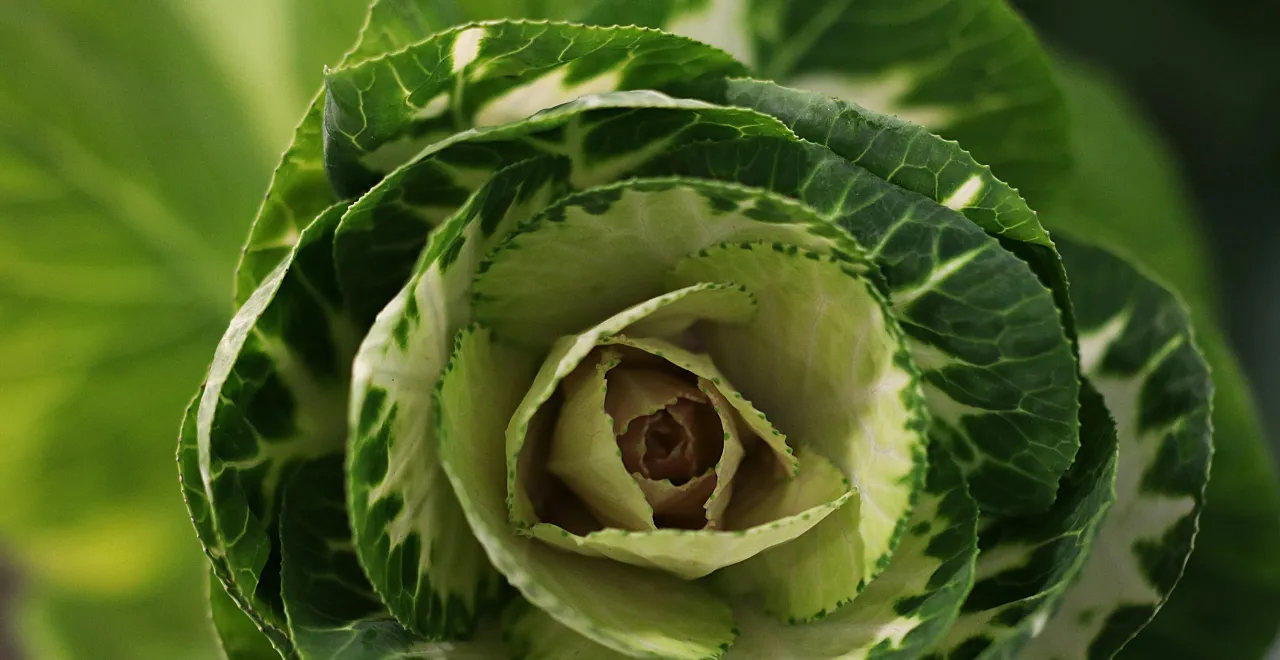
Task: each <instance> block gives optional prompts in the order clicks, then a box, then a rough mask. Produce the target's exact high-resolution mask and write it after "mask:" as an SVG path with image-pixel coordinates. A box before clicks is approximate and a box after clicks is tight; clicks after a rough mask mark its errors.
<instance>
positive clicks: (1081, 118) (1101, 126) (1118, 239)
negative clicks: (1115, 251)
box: [1044, 63, 1280, 660]
mask: <svg viewBox="0 0 1280 660" xmlns="http://www.w3.org/2000/svg"><path fill="white" fill-rule="evenodd" d="M1059 76H1060V79H1061V80H1062V81H1063V83H1064V86H1065V89H1066V90H1067V97H1068V101H1069V104H1070V106H1069V107H1070V109H1071V114H1072V122H1073V125H1074V126H1075V127H1076V128H1075V131H1074V132H1073V138H1074V143H1073V151H1074V152H1075V153H1076V160H1077V161H1078V162H1079V164H1080V167H1079V168H1078V176H1076V177H1075V179H1074V180H1073V181H1071V182H1070V183H1069V186H1068V187H1066V188H1065V189H1064V194H1063V195H1062V196H1061V198H1060V202H1059V203H1055V204H1054V205H1052V206H1050V207H1047V208H1045V209H1044V217H1045V219H1046V221H1047V222H1049V223H1050V224H1051V225H1052V226H1054V227H1062V228H1064V229H1069V230H1072V231H1074V232H1075V233H1077V234H1079V235H1082V236H1089V237H1091V238H1092V239H1093V240H1097V241H1100V242H1102V243H1103V244H1107V245H1113V246H1116V247H1118V248H1122V249H1124V250H1126V251H1127V252H1129V253H1130V254H1134V255H1140V256H1141V258H1142V262H1143V263H1144V264H1145V265H1146V266H1148V267H1150V268H1151V270H1152V271H1154V273H1155V274H1156V275H1157V276H1159V277H1160V278H1161V279H1162V280H1163V281H1165V282H1168V283H1169V284H1170V285H1172V287H1173V289H1175V290H1176V291H1177V292H1178V293H1179V294H1181V296H1182V297H1183V300H1184V301H1185V302H1186V303H1187V304H1188V305H1189V306H1190V307H1191V318H1192V321H1193V324H1194V326H1195V334H1196V341H1197V343H1198V344H1199V346H1200V347H1201V348H1202V349H1203V350H1204V352H1205V354H1206V356H1207V357H1208V359H1209V364H1210V367H1211V368H1212V371H1213V380H1214V384H1215V388H1214V397H1215V398H1214V405H1213V412H1212V417H1211V419H1212V424H1213V428H1214V457H1213V466H1212V468H1211V474H1210V479H1209V488H1208V491H1207V493H1206V495H1205V500H1206V504H1205V509H1204V511H1203V513H1202V514H1201V516H1200V533H1199V534H1198V535H1197V537H1196V547H1195V552H1194V553H1192V555H1191V559H1190V561H1189V562H1188V563H1187V567H1186V571H1185V573H1184V575H1183V577H1182V580H1181V581H1180V582H1179V586H1178V588H1177V589H1175V590H1174V592H1173V595H1172V596H1171V597H1170V599H1169V600H1168V602H1167V603H1165V605H1164V607H1163V608H1161V610H1160V614H1159V616H1157V617H1156V619H1155V620H1154V621H1153V622H1152V623H1151V625H1149V626H1148V627H1147V628H1146V629H1144V631H1143V632H1142V634H1141V635H1139V636H1138V638H1137V639H1135V640H1133V641H1132V642H1131V643H1130V644H1129V645H1128V646H1127V647H1125V649H1124V650H1123V651H1122V652H1121V656H1120V657H1122V658H1163V657H1175V656H1176V657H1187V658H1203V659H1205V660H1209V659H1213V658H1219V657H1222V656H1223V654H1224V653H1226V654H1228V655H1230V656H1231V657H1240V658H1258V657H1262V656H1265V655H1266V653H1267V651H1268V649H1270V648H1271V647H1272V645H1273V643H1274V640H1275V636H1276V631H1277V628H1278V627H1280V564H1278V563H1277V562H1276V561H1275V558H1276V557H1277V556H1280V487H1278V485H1277V484H1280V481H1278V480H1277V478H1276V473H1275V469H1274V467H1273V466H1274V463H1273V458H1272V456H1271V455H1270V454H1271V452H1270V451H1268V446H1267V443H1266V439H1265V437H1264V435H1263V433H1262V429H1261V426H1260V424H1259V421H1258V414H1257V411H1256V409H1255V407H1254V404H1253V401H1252V399H1251V396H1250V393H1249V387H1248V383H1247V382H1246V381H1245V379H1244V376H1243V374H1242V373H1241V371H1240V367H1239V365H1238V363H1237V361H1236V358H1235V356H1234V355H1233V354H1232V352H1231V349H1230V348H1229V347H1228V345H1227V342H1226V338H1225V337H1224V336H1223V332H1222V330H1221V327H1220V326H1219V324H1218V321H1217V319H1216V318H1215V316H1214V313H1215V304H1214V303H1215V301H1214V299H1213V296H1212V292H1213V281H1214V278H1213V277H1212V274H1211V272H1210V264H1209V259H1208V254H1207V252H1208V250H1207V242H1206V240H1205V239H1204V237H1203V234H1202V232H1201V231H1200V230H1199V228H1198V227H1197V222H1196V220H1197V219H1196V217H1195V214H1194V211H1193V210H1192V207H1191V204H1190V201H1189V200H1188V199H1187V195H1186V193H1185V192H1184V190H1183V188H1182V183H1181V182H1180V181H1179V180H1178V175H1177V172H1176V169H1175V166H1174V165H1173V163H1174V160H1175V159H1174V158H1172V157H1171V156H1170V150H1169V148H1168V147H1167V145H1165V144H1164V143H1163V142H1162V141H1161V139H1160V138H1159V136H1158V135H1156V134H1155V133H1154V132H1153V131H1152V129H1151V127H1150V126H1149V125H1148V124H1147V122H1146V121H1145V119H1144V118H1143V117H1142V116H1141V115H1140V114H1139V113H1138V112H1137V110H1136V109H1135V108H1134V106H1133V104H1132V103H1131V102H1130V101H1129V100H1128V99H1127V98H1125V96H1124V95H1123V94H1122V93H1121V92H1120V90H1119V89H1117V88H1116V87H1115V86H1114V85H1112V84H1110V83H1109V82H1107V81H1106V80H1104V79H1103V78H1101V77H1100V76H1099V75H1098V74H1097V73H1096V72H1094V71H1091V70H1089V69H1086V68H1083V67H1081V66H1080V65H1077V64H1073V63H1063V64H1062V66H1060V67H1059ZM1121 180H1122V181H1125V182H1126V185H1124V186H1118V185H1115V182H1116V181H1121ZM1243 536H1247V537H1248V538H1249V543H1244V544H1242V543H1240V539H1241V538H1242V537H1243Z"/></svg>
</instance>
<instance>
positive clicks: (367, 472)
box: [347, 157, 567, 638]
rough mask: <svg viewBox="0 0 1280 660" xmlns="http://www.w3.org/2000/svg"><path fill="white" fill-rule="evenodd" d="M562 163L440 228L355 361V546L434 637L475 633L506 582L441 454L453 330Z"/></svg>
mask: <svg viewBox="0 0 1280 660" xmlns="http://www.w3.org/2000/svg"><path fill="white" fill-rule="evenodd" d="M563 164H564V163H563V161H561V160H558V159H556V158H553V157H542V158H535V159H532V160H528V161H524V162H521V163H517V164H515V165H513V166H511V167H509V168H507V169H505V170H503V171H501V172H499V173H498V174H496V175H495V176H494V177H492V178H491V179H490V180H489V182H488V183H487V184H486V185H485V186H483V187H482V188H481V189H480V190H479V191H477V192H476V193H475V195H473V196H472V197H471V198H470V199H469V200H468V202H467V203H466V204H465V205H464V206H463V208H462V209H460V210H459V211H458V212H457V213H456V214H455V215H453V216H452V217H451V218H450V219H449V220H448V221H447V222H446V223H445V224H444V225H443V226H441V227H440V229H439V230H438V231H436V232H435V233H434V234H432V240H431V244H430V245H429V247H428V248H427V250H426V252H425V253H424V254H423V255H422V260H421V261H420V263H419V265H418V269H417V271H416V272H415V273H414V274H413V276H412V277H411V278H410V279H409V280H408V282H407V283H406V284H404V285H403V288H402V289H401V291H400V293H399V295H397V296H396V297H395V298H394V299H393V300H392V301H391V303H390V304H389V305H387V306H386V308H385V309H384V310H383V313H381V314H380V315H379V316H378V318H377V321H376V322H375V323H374V325H373V327H372V328H371V329H370V330H369V332H368V334H367V335H366V336H365V338H364V341H363V343H362V344H361V345H360V349H359V352H358V353H357V355H356V357H355V362H354V366H353V368H352V384H351V391H352V396H351V407H350V413H349V414H350V418H349V420H348V423H349V435H348V438H349V441H348V442H349V444H348V462H347V475H348V506H349V507H350V508H349V511H350V515H351V521H352V527H353V529H354V531H355V541H356V552H357V554H358V556H359V558H360V563H361V565H362V566H364V568H365V571H366V572H367V573H368V575H369V578H370V581H371V582H372V583H373V587H374V589H375V590H376V591H377V593H378V594H380V595H381V596H382V599H383V601H384V602H386V603H387V606H388V607H389V609H390V611H391V613H392V614H393V615H395V616H396V618H397V619H398V620H400V621H401V622H402V623H403V624H404V625H406V626H407V627H409V628H410V629H412V630H415V631H417V632H419V633H420V634H422V635H424V636H427V637H431V638H436V637H445V636H447V637H457V636H465V635H466V634H468V633H469V632H470V631H471V630H472V629H474V627H475V625H476V624H477V621H478V619H479V618H480V616H481V615H482V614H484V613H485V612H486V611H487V610H488V609H489V608H490V606H491V605H492V604H493V603H494V601H495V600H496V599H497V596H498V590H499V588H500V586H501V581H500V580H499V579H498V576H497V574H496V573H495V572H494V570H493V568H492V567H491V566H489V565H488V563H487V562H486V561H485V560H484V557H483V552H482V551H481V549H480V548H479V547H478V545H477V543H476V541H475V539H474V538H472V534H471V532H470V530H469V529H468V528H467V523H466V520H465V519H464V517H463V514H462V510H461V509H460V508H459V507H458V503H457V500H456V497H455V495H454V493H453V489H452V488H451V487H450V486H449V483H448V481H447V478H446V477H445V474H444V472H443V469H442V467H441V464H440V461H439V457H438V455H437V454H436V452H435V447H436V444H437V438H436V437H435V430H436V429H435V427H436V420H435V411H434V410H433V409H432V407H431V393H432V392H433V391H434V388H435V386H436V383H437V380H438V378H439V376H440V374H441V371H442V370H443V368H444V366H445V363H446V361H447V360H448V356H449V352H450V350H451V349H452V337H453V335H454V334H455V333H456V331H457V330H458V329H460V328H461V327H463V326H465V325H466V324H467V323H468V322H470V309H469V305H468V304H467V303H468V301H469V293H470V287H471V278H472V275H473V273H474V272H475V267H476V263H477V262H478V261H479V258H480V255H481V254H483V253H484V252H485V251H486V250H487V249H488V246H489V244H491V243H492V242H493V241H494V240H496V239H497V238H498V237H501V236H503V235H504V234H505V233H506V232H509V231H510V230H511V228H512V227H514V226H515V225H516V224H518V223H519V222H522V221H523V220H525V219H527V218H528V216H529V215H530V214H532V213H533V212H535V211H536V210H537V209H540V208H542V206H543V205H545V203H546V202H547V200H548V198H549V196H550V195H551V194H552V193H553V192H554V191H556V190H559V189H561V188H562V187H563V185H564V178H565V177H566V176H567V171H566V168H565V167H563ZM486 232H489V235H488V236H486Z"/></svg>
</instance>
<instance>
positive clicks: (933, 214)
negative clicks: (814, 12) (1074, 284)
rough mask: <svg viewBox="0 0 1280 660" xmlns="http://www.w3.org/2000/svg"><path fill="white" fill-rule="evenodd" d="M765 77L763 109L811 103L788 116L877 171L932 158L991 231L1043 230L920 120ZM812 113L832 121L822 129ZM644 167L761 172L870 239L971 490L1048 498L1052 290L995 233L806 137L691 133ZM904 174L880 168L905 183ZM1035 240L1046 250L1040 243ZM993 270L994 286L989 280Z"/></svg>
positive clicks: (1060, 402)
mask: <svg viewBox="0 0 1280 660" xmlns="http://www.w3.org/2000/svg"><path fill="white" fill-rule="evenodd" d="M769 89H777V88H761V89H760V90H759V94H758V96H755V97H752V98H754V99H755V102H756V103H757V104H758V105H760V106H762V107H764V108H766V109H769V110H770V111H777V107H778V105H782V106H785V107H787V108H791V109H790V110H788V112H790V113H791V115H790V116H794V117H811V116H812V117H813V118H811V119H805V120H803V121H802V122H801V123H797V124H796V126H797V128H798V129H800V128H801V126H802V124H803V126H804V128H803V131H802V132H804V133H805V134H806V135H812V134H819V133H820V134H821V135H823V136H825V138H826V139H827V141H828V142H829V143H831V144H832V145H837V146H840V147H841V148H842V149H844V153H853V154H856V155H858V156H859V161H860V162H869V163H871V164H872V165H873V166H874V167H876V168H878V169H879V170H880V171H888V164H889V163H890V161H891V160H892V159H893V158H895V157H897V158H901V159H902V162H904V163H911V164H913V165H914V164H916V163H919V164H920V166H921V167H926V170H927V171H939V172H942V174H940V180H941V181H950V182H951V183H952V184H953V185H956V186H959V188H958V189H957V190H958V191H959V192H946V191H947V189H946V188H936V189H933V190H930V191H928V192H929V193H930V194H933V195H936V196H938V197H939V198H942V201H944V202H945V201H946V200H947V199H951V200H952V205H955V206H964V204H960V203H959V202H960V201H964V200H960V199H959V198H956V195H957V194H960V192H964V196H968V198H967V201H965V204H968V205H970V206H968V209H967V210H968V211H969V212H971V213H973V214H974V216H975V217H979V218H985V224H986V226H987V229H988V230H989V231H991V230H992V228H993V227H996V226H999V227H1005V226H1008V228H1009V232H1008V233H1015V232H1024V233H1022V234H1020V235H1022V236H1024V237H1026V238H1028V239H1033V238H1035V237H1036V236H1043V230H1041V229H1039V225H1038V224H1035V220H1034V215H1032V214H1031V212H1030V211H1029V210H1026V207H1025V205H1024V204H1022V202H1021V200H1020V199H1019V198H1017V196H1016V194H1014V193H1013V192H1012V191H1011V190H1008V189H1007V188H1003V189H1002V188H1000V186H1001V185H1003V184H999V182H997V181H995V180H994V179H991V178H990V174H989V173H974V172H978V170H977V169H976V167H977V166H976V165H975V166H973V167H974V168H975V169H967V168H960V170H961V171H962V172H966V173H967V174H965V175H964V176H961V175H959V174H958V173H954V172H953V173H951V174H946V173H945V172H946V170H948V169H950V168H951V167H953V165H954V164H956V163H962V162H963V161H960V160H957V157H956V155H955V154H954V153H951V152H949V150H948V149H947V146H948V145H946V144H945V143H940V142H937V141H936V139H935V138H932V136H928V135H927V134H922V133H921V132H920V131H919V129H918V128H910V127H908V126H906V125H904V124H893V123H891V122H888V120H885V119H884V118H877V117H875V116H871V117H870V118H869V119H866V120H864V119H860V117H861V115H860V114H858V113H859V112H862V111H861V110H857V109H851V108H847V107H844V106H835V105H834V104H832V103H830V102H820V101H816V100H814V99H811V98H809V97H807V96H804V95H800V96H799V97H798V98H800V99H808V100H807V101H806V103H811V104H812V105H811V106H806V105H795V104H794V103H790V102H787V103H783V102H784V101H787V100H788V99H789V98H791V97H790V96H789V95H790V94H797V93H794V92H788V91H786V90H780V89H779V90H778V92H777V93H778V94H779V96H777V97H774V96H772V95H770V94H769V93H767V91H768V90H769ZM792 101H795V102H796V103H799V101H798V100H796V99H792ZM806 107H809V108H810V109H809V110H804V111H803V112H801V111H799V110H797V108H806ZM841 107H844V109H843V110H839V112H835V111H836V110H837V109H839V108H841ZM827 111H831V112H833V113H834V114H832V115H830V116H827V115H824V114H823V113H824V112H827ZM820 116H827V118H828V120H830V121H834V122H835V123H833V124H831V125H830V126H829V127H828V128H827V129H819V126H820V121H819V120H818V119H817V117H820ZM908 129H909V130H908ZM895 130H899V131H902V133H901V134H900V135H899V134H896V133H895V132H894V131H895ZM877 135H878V136H879V137H875V136H877ZM930 140H934V142H933V143H931V142H930ZM930 144H933V147H931V148H930V147H929V146H928V145H930ZM909 145H917V146H914V147H910V148H911V149H915V150H916V153H915V155H912V154H911V153H903V152H901V151H897V150H898V149H899V148H908V146H909ZM880 149H885V150H886V151H880ZM894 154H896V156H895V155H894ZM948 163H951V164H952V165H948ZM930 168H931V169H930ZM902 169H903V170H904V171H912V169H911V168H909V167H906V166H904V167H903V168H902ZM645 172H646V173H656V174H677V175H686V176H699V177H710V178H714V179H720V180H729V181H737V182H741V183H744V184H748V185H756V186H765V187H767V188H769V189H771V190H773V191H775V192H777V193H780V194H783V195H787V196H789V197H794V198H797V199H800V200H801V201H803V202H804V203H805V204H807V205H809V206H811V207H812V208H814V209H816V210H818V211H819V213H820V214H821V215H822V216H824V217H826V218H828V219H829V220H830V221H832V222H835V223H837V224H838V225H839V226H841V227H843V228H845V229H847V230H848V231H849V233H850V234H852V235H853V236H854V237H855V238H856V239H857V240H858V241H859V242H860V243H861V244H862V245H864V246H867V247H868V249H869V256H870V258H871V259H872V260H874V261H875V262H876V264H877V265H878V266H879V268H880V271H881V273H882V274H883V275H884V278H885V281H886V283H887V285H888V289H889V295H890V297H891V299H892V301H893V303H894V307H895V316H896V317H897V318H898V320H899V322H900V323H901V324H902V327H903V329H904V330H905V331H906V332H907V334H908V335H909V336H910V337H911V342H910V346H911V350H912V353H913V356H914V357H915V360H916V363H917V364H918V365H919V366H920V368H921V369H922V371H923V372H924V380H925V394H926V397H927V398H928V401H929V405H930V408H931V409H932V411H933V413H934V417H935V421H936V422H938V424H939V428H938V429H935V435H937V436H938V437H939V438H940V440H944V441H950V444H953V445H955V451H956V452H957V455H958V456H959V457H960V458H961V464H962V465H963V466H964V468H965V470H966V472H967V474H968V477H969V479H970V484H971V489H972V491H973V494H974V497H975V498H976V499H977V500H978V501H979V502H980V503H981V504H982V505H983V506H984V507H986V508H987V509H988V510H991V511H1034V510H1039V509H1043V508H1044V507H1047V506H1048V505H1049V504H1050V503H1051V502H1052V501H1053V498H1054V495H1055V491H1056V489H1057V481H1058V477H1059V475H1061V474H1062V472H1063V471H1064V470H1066V469H1067V466H1068V465H1070V464H1071V460H1072V458H1073V456H1074V455H1075V443H1076V438H1075V434H1076V432H1075V429H1076V413H1075V410H1076V403H1075V397H1076V396H1077V395H1076V392H1077V389H1078V387H1079V385H1078V383H1077V381H1076V378H1075V371H1076V364H1075V359H1074V357H1073V356H1072V353H1071V348H1070V346H1069V344H1068V342H1067V339H1066V337H1064V335H1063V329H1062V327H1061V326H1060V325H1059V324H1058V322H1057V314H1056V311H1055V309H1054V302H1053V300H1052V298H1051V296H1050V294H1049V292H1048V291H1047V290H1045V288H1044V287H1043V286H1042V285H1041V284H1040V283H1039V282H1037V281H1036V278H1035V276H1034V275H1033V273H1032V271H1031V269H1029V268H1028V267H1027V265H1026V264H1024V263H1023V262H1021V261H1020V260H1019V259H1018V258H1017V257H1015V256H1013V255H1011V254H1010V253H1009V252H1007V251H1006V250H1004V249H1003V248H1002V246H1001V244H1000V243H999V242H997V240H996V239H995V238H992V237H990V236H988V235H984V233H983V231H982V230H981V229H980V228H979V227H978V226H975V224H973V223H971V222H969V221H967V220H966V219H965V217H964V216H962V215H960V213H958V212H956V211H953V210H951V209H949V208H946V207H945V206H943V205H939V204H937V203H936V202H934V201H933V200H931V199H930V198H927V197H922V196H921V195H918V194H916V193H914V192H911V191H910V190H904V189H903V188H901V187H899V186H897V185H893V184H892V183H889V182H886V181H885V180H882V179H880V178H877V177H876V176H874V175H873V174H871V172H869V171H868V170H865V169H863V168H861V167H859V166H858V165H854V164H852V163H850V162H849V161H847V160H845V159H844V158H842V157H841V156H840V155H837V154H836V153H834V152H832V151H831V150H829V149H827V148H825V147H822V146H819V145H815V144H805V143H799V142H792V141H786V140H781V139H775V138H763V137H761V138H747V139H743V140H736V141H733V142H726V143H720V144H708V145H692V146H689V147H685V148H682V149H679V150H676V151H673V152H671V153H670V154H668V155H666V156H664V157H662V158H659V159H657V160H655V161H654V162H653V163H651V164H650V165H648V166H647V167H646V169H645ZM966 177H967V178H966ZM901 179H902V177H900V176H897V175H895V176H891V177H889V181H892V182H896V183H898V184H904V182H903V181H902V180H901ZM962 181H977V182H978V183H979V184H981V185H980V189H981V190H979V189H976V188H975V187H974V186H969V188H968V192H965V191H964V190H963V189H964V188H965V185H966V184H965V183H962ZM982 191H986V192H982ZM940 192H941V193H942V194H941V195H939V194H938V193H940ZM970 193H972V194H971V195H970ZM1015 202H1016V203H1015ZM1019 207H1020V208H1021V209H1022V210H1018V208H1019ZM996 210H999V212H996ZM988 212H990V213H988ZM1018 218H1021V219H1022V220H1018ZM1027 219H1030V222H1031V223H1032V224H1035V229H1034V231H1033V232H1031V233H1025V232H1028V231H1030V230H1029V228H1028V227H1027V226H1025V223H1024V224H1023V225H1019V224H1018V223H1019V222H1023V221H1025V220H1027ZM1037 240H1039V239H1037ZM1023 245H1029V244H1023ZM1035 245H1040V244H1039V243H1035ZM1035 249H1038V250H1043V251H1044V254H1045V255H1046V256H1051V257H1053V258H1054V259H1056V256H1055V255H1054V253H1053V252H1052V251H1051V248H1049V247H1037V248H1035ZM1058 266H1059V267H1060V266H1061V264H1058ZM992 281H999V282H1001V286H1000V287H999V288H993V287H990V286H988V284H989V283H990V282H992ZM1063 281H1065V279H1064V280H1063ZM1019 431H1020V432H1021V433H1019Z"/></svg>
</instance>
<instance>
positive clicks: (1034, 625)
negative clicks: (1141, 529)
mask: <svg viewBox="0 0 1280 660" xmlns="http://www.w3.org/2000/svg"><path fill="white" fill-rule="evenodd" d="M1080 419H1081V429H1082V431H1083V432H1082V434H1081V448H1080V454H1079V455H1078V456H1077V457H1076V462H1075V463H1074V464H1072V466H1071V470H1070V471H1068V472H1067V474H1066V475H1065V476H1064V477H1063V480H1062V488H1061V489H1059V493H1058V499H1057V501H1056V502H1054V504H1053V508H1051V509H1050V510H1049V511H1047V512H1045V513H1044V514H1039V515H1036V516H1031V517H1026V518H1004V519H1001V520H997V521H992V522H990V523H989V524H988V525H987V526H986V528H984V529H983V530H982V535H981V538H980V539H979V542H980V543H981V545H982V553H981V554H980V555H978V563H977V575H976V580H977V584H975V585H974V588H973V591H972V592H971V593H970V594H969V598H968V599H967V600H966V601H965V604H964V608H963V611H962V613H961V615H960V618H959V620H957V621H956V623H955V626H953V627H952V628H951V630H950V631H949V633H948V634H947V636H946V638H945V640H944V642H943V644H942V645H941V646H940V647H939V649H938V651H939V652H940V653H941V654H943V655H944V656H945V657H947V658H956V659H959V658H1018V657H1022V656H1021V655H1020V654H1021V653H1022V649H1023V647H1024V646H1025V645H1026V643H1027V640H1029V639H1031V637H1033V636H1034V635H1038V634H1040V632H1041V631H1043V630H1044V627H1045V624H1046V622H1047V621H1049V617H1050V616H1052V615H1053V614H1054V612H1056V611H1058V608H1059V607H1060V606H1061V604H1062V602H1063V600H1064V599H1065V598H1066V597H1067V596H1068V594H1070V593H1071V591H1070V590H1071V588H1072V587H1073V585H1074V584H1075V583H1076V580H1077V578H1078V577H1079V575H1080V572H1081V570H1082V569H1083V567H1084V564H1085V562H1086V561H1088V560H1089V555H1090V553H1091V552H1093V551H1094V550H1095V549H1097V547H1098V544H1097V542H1096V541H1097V534H1098V529H1099V527H1101V526H1102V524H1103V520H1104V519H1105V515H1106V513H1107V511H1108V510H1110V508H1111V505H1112V503H1113V502H1114V501H1115V477H1116V462H1117V457H1118V456H1119V453H1118V441H1117V439H1116V427H1115V422H1114V421H1112V419H1111V413H1110V412H1108V410H1107V408H1106V404H1105V403H1104V402H1103V400H1102V396H1101V395H1099V394H1098V393H1097V391H1096V390H1095V389H1094V388H1093V386H1092V385H1089V382H1088V381H1087V380H1086V381H1085V387H1084V388H1083V389H1082V390H1081V406H1080ZM1051 653H1052V651H1051ZM1032 657H1034V656H1032Z"/></svg>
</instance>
